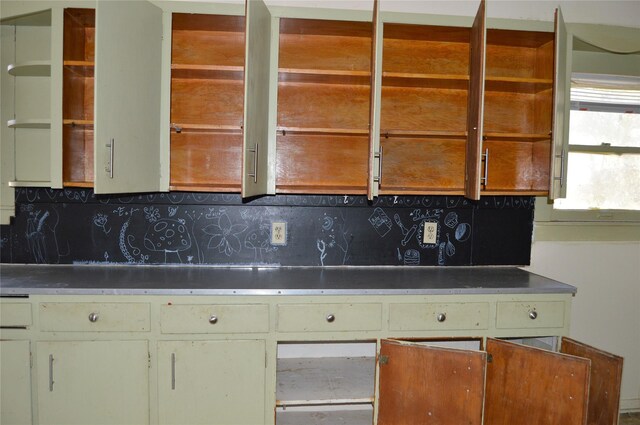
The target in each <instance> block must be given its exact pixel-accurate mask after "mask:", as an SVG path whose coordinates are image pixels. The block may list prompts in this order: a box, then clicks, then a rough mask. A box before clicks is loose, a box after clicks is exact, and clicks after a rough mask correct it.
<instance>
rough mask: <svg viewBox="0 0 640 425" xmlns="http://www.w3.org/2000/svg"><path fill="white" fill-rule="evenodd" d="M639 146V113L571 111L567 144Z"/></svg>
mask: <svg viewBox="0 0 640 425" xmlns="http://www.w3.org/2000/svg"><path fill="white" fill-rule="evenodd" d="M603 143H609V144H611V146H634V147H640V114H623V113H615V112H595V111H571V119H570V128H569V144H570V145H595V146H600V145H602V144H603Z"/></svg>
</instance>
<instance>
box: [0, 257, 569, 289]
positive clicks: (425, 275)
mask: <svg viewBox="0 0 640 425" xmlns="http://www.w3.org/2000/svg"><path fill="white" fill-rule="evenodd" d="M531 293H540V294H549V293H571V294H575V293H576V288H575V287H573V286H571V285H567V284H564V283H561V282H558V281H555V280H552V279H548V278H545V277H542V276H539V275H536V274H533V273H529V272H527V271H525V270H522V269H519V268H517V267H324V268H322V267H264V268H262V267H246V268H243V267H233V268H231V267H198V266H182V267H178V266H176V267H167V266H106V265H105V266H98V265H22V264H2V265H0V295H5V296H6V295H36V294H65V295H89V294H104V295H412V294H415V295H447V294H531Z"/></svg>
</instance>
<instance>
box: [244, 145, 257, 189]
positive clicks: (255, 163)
mask: <svg viewBox="0 0 640 425" xmlns="http://www.w3.org/2000/svg"><path fill="white" fill-rule="evenodd" d="M253 146H254V147H253V149H248V151H249V152H253V173H249V174H247V175H248V176H249V177H253V182H254V183H258V144H257V143H256V144H255V145H253Z"/></svg>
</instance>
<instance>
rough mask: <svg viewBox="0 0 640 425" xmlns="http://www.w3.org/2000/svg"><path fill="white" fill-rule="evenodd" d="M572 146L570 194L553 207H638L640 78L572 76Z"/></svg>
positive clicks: (605, 212)
mask: <svg viewBox="0 0 640 425" xmlns="http://www.w3.org/2000/svg"><path fill="white" fill-rule="evenodd" d="M568 150H569V155H568V163H567V197H566V198H565V199H558V200H556V201H555V202H554V209H556V210H582V211H591V212H595V213H597V216H595V217H593V218H600V219H602V218H614V215H615V213H614V212H613V211H614V210H617V211H619V213H618V214H617V215H618V216H620V215H621V214H620V213H621V212H623V211H640V77H631V76H611V75H602V74H581V73H573V74H572V78H571V113H570V129H569V145H568ZM622 215H625V214H622ZM626 216H627V217H628V216H629V215H628V214H626Z"/></svg>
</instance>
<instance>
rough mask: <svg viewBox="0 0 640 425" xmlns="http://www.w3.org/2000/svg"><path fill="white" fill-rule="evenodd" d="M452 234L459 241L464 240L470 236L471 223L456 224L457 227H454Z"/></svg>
mask: <svg viewBox="0 0 640 425" xmlns="http://www.w3.org/2000/svg"><path fill="white" fill-rule="evenodd" d="M454 236H455V238H456V240H458V241H460V242H465V241H466V240H467V239H469V238H470V237H471V225H470V224H469V223H460V224H458V227H456V230H455V233H454Z"/></svg>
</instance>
